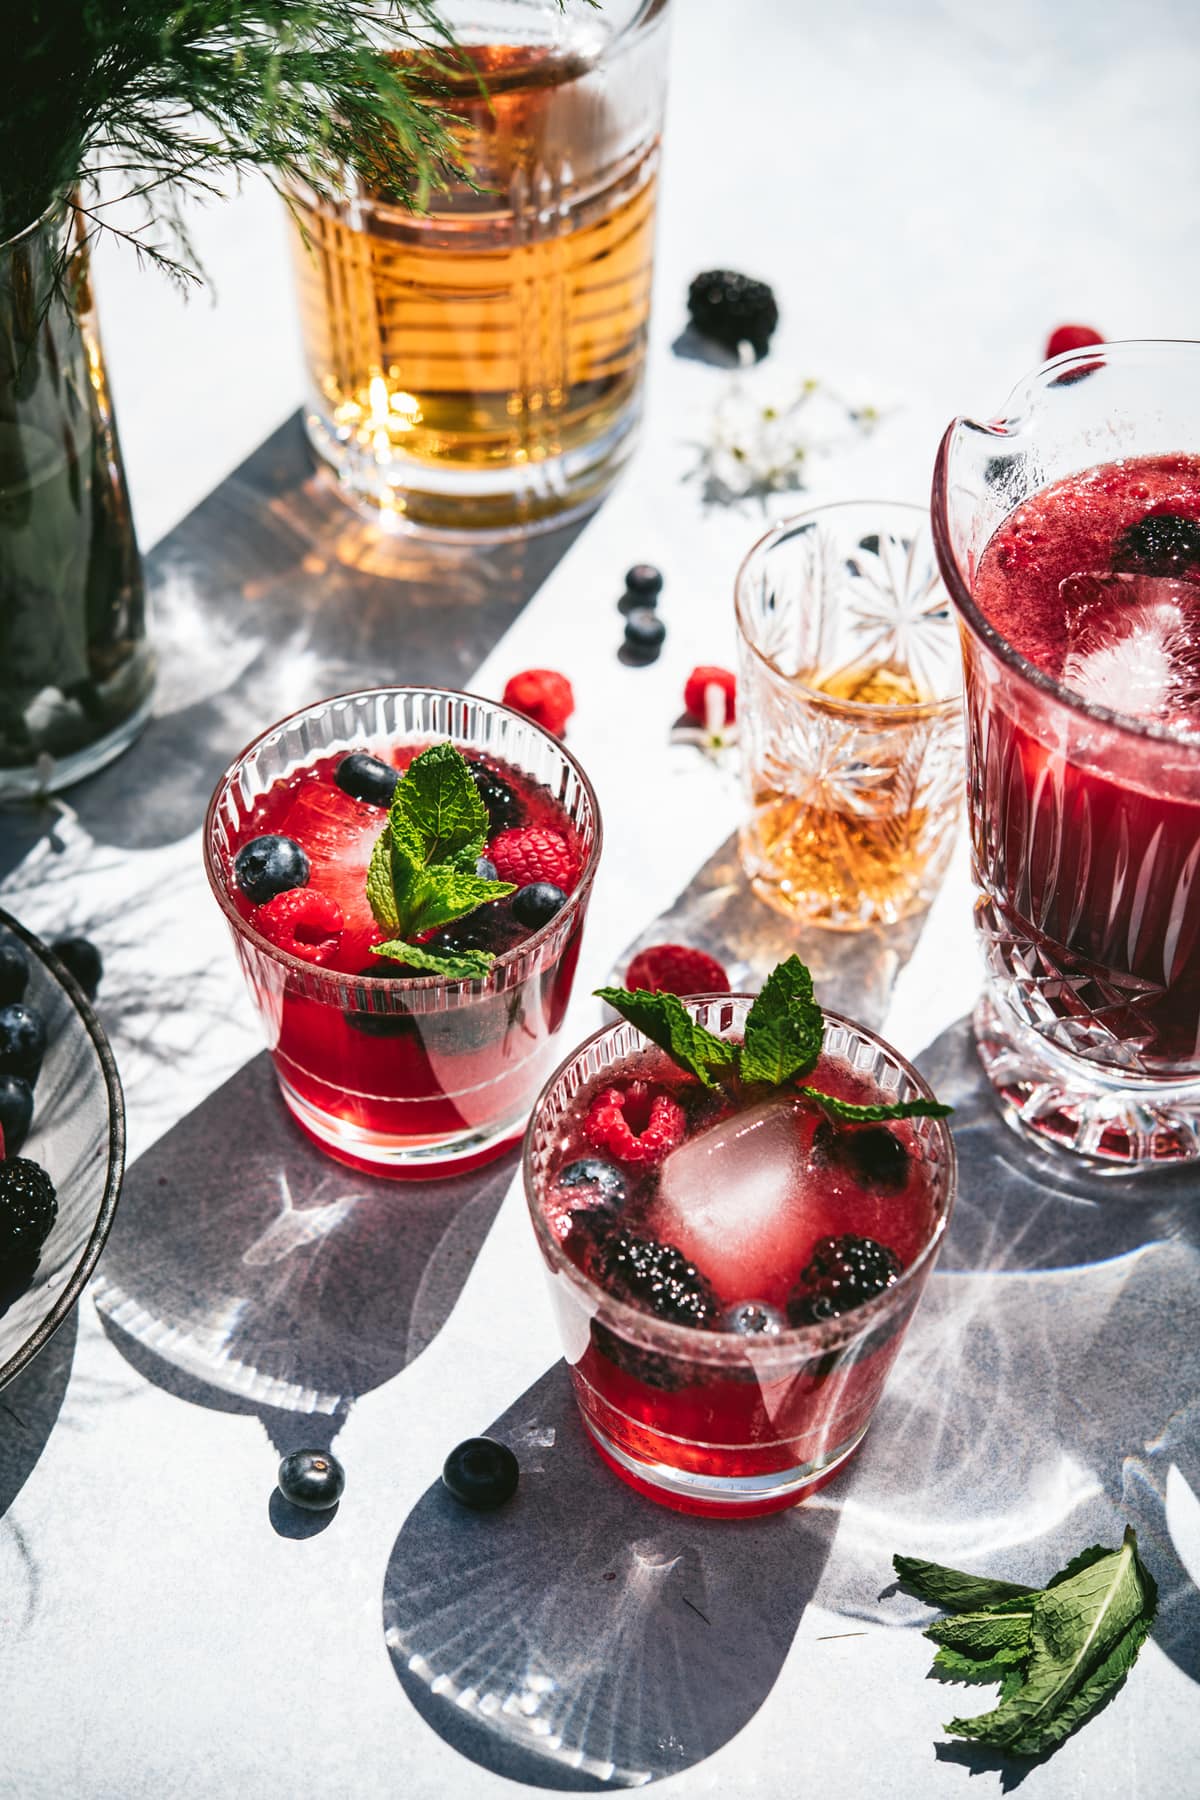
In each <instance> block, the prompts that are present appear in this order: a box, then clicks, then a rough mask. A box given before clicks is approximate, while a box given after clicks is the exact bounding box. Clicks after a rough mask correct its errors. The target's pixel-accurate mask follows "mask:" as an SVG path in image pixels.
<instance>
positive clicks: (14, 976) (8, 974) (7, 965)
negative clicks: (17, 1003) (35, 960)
mask: <svg viewBox="0 0 1200 1800" xmlns="http://www.w3.org/2000/svg"><path fill="white" fill-rule="evenodd" d="M28 981H29V958H28V957H27V956H26V954H25V952H24V950H22V948H21V946H20V944H14V943H13V942H12V941H11V939H6V940H5V941H4V942H2V943H0V1006H8V1005H10V1004H11V1002H12V1001H14V1000H20V999H21V997H22V995H23V994H24V992H25V988H26V985H27V983H28Z"/></svg>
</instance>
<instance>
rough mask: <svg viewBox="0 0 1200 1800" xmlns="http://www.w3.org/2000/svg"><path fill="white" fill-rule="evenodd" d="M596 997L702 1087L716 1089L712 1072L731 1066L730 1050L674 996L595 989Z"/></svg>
mask: <svg viewBox="0 0 1200 1800" xmlns="http://www.w3.org/2000/svg"><path fill="white" fill-rule="evenodd" d="M596 997H597V999H600V1000H607V1001H608V1004H609V1005H610V1006H611V1007H612V1008H613V1010H614V1011H615V1012H619V1013H620V1015H621V1017H622V1018H623V1019H628V1021H629V1023H630V1024H631V1025H633V1026H634V1027H635V1028H636V1029H637V1030H638V1031H640V1032H641V1034H642V1036H643V1037H648V1038H649V1039H650V1042H651V1043H652V1044H657V1045H658V1047H659V1049H660V1050H665V1051H666V1053H667V1055H668V1056H669V1057H670V1058H671V1061H672V1062H674V1063H677V1064H678V1066H679V1067H680V1068H681V1069H685V1070H686V1071H687V1073H688V1074H689V1075H694V1076H695V1077H696V1079H697V1080H698V1081H702V1082H703V1083H704V1086H705V1087H708V1088H712V1087H717V1086H719V1083H718V1081H717V1080H716V1078H715V1076H714V1074H713V1071H714V1070H715V1069H723V1068H727V1067H728V1065H729V1064H730V1063H732V1061H733V1058H734V1047H733V1045H732V1044H727V1043H726V1042H725V1039H724V1038H719V1037H716V1036H715V1035H714V1033H713V1032H711V1031H706V1030H705V1029H704V1026H703V1025H698V1024H697V1023H696V1021H695V1019H693V1018H692V1016H691V1014H690V1013H689V1012H688V1010H687V1008H686V1007H685V1006H684V1004H683V1001H682V1000H681V999H680V998H679V996H678V995H677V994H652V993H650V992H649V991H648V990H646V989H644V988H638V989H637V990H636V991H634V992H630V990H629V989H628V988H597V989H596Z"/></svg>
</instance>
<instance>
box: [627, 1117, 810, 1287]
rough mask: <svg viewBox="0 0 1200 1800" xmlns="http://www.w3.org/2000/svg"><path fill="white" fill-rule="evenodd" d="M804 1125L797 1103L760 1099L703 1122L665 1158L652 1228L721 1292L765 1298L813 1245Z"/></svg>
mask: <svg viewBox="0 0 1200 1800" xmlns="http://www.w3.org/2000/svg"><path fill="white" fill-rule="evenodd" d="M807 1111H808V1112H809V1114H811V1109H807ZM812 1129H813V1125H812V1118H811V1116H805V1109H802V1105H801V1103H799V1102H797V1101H795V1100H784V1099H772V1100H767V1101H764V1102H763V1103H762V1104H761V1105H759V1106H754V1107H748V1108H747V1109H746V1111H744V1112H740V1113H735V1114H734V1115H733V1117H732V1118H729V1119H726V1120H725V1121H724V1122H723V1123H721V1124H718V1125H710V1126H709V1127H708V1129H707V1130H706V1131H702V1132H700V1133H698V1135H697V1136H696V1137H694V1138H691V1139H689V1140H688V1142H687V1143H686V1144H683V1145H681V1146H680V1148H679V1149H678V1150H676V1151H674V1152H672V1154H671V1155H670V1156H669V1157H668V1158H667V1160H666V1162H665V1163H664V1164H663V1168H662V1175H661V1177H660V1180H659V1190H658V1197H657V1199H656V1201H655V1204H654V1212H653V1216H652V1220H651V1223H652V1225H653V1229H654V1233H655V1236H657V1237H658V1238H660V1239H661V1240H662V1241H663V1242H664V1243H670V1244H674V1245H675V1246H676V1247H677V1248H678V1249H680V1250H682V1251H683V1253H684V1255H685V1256H687V1257H690V1259H691V1260H692V1262H694V1263H695V1264H696V1266H697V1268H698V1269H700V1270H701V1272H702V1273H703V1274H705V1275H707V1276H708V1279H709V1280H710V1281H711V1282H712V1283H713V1285H714V1287H716V1288H717V1290H718V1292H719V1293H720V1294H722V1295H723V1296H724V1297H725V1298H726V1299H727V1300H730V1301H733V1300H769V1299H772V1298H773V1297H774V1296H775V1295H776V1294H778V1293H779V1291H780V1287H781V1284H783V1285H784V1286H785V1287H786V1286H789V1285H790V1283H791V1280H792V1278H793V1276H794V1274H795V1272H796V1270H797V1268H798V1266H799V1263H800V1262H801V1261H802V1259H803V1258H804V1256H805V1254H806V1253H807V1251H808V1249H809V1247H810V1245H811V1242H812V1238H813V1230H812V1229H811V1228H809V1227H807V1226H806V1224H805V1212H806V1205H805V1198H804V1190H805V1182H804V1171H805V1168H806V1166H807V1162H808V1149H809V1144H810V1142H811V1139H812Z"/></svg>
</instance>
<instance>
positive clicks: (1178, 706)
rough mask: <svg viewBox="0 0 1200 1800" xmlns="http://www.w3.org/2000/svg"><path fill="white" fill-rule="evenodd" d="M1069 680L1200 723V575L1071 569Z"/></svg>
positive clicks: (1065, 672)
mask: <svg viewBox="0 0 1200 1800" xmlns="http://www.w3.org/2000/svg"><path fill="white" fill-rule="evenodd" d="M1059 594H1060V596H1061V599H1062V601H1063V605H1064V608H1065V612H1066V655H1065V657H1064V660H1063V667H1062V681H1063V685H1064V686H1065V687H1069V688H1071V689H1073V690H1074V692H1075V693H1077V694H1078V695H1079V696H1080V698H1081V699H1083V700H1086V701H1089V702H1090V703H1091V704H1092V705H1094V706H1105V707H1108V708H1109V710H1110V711H1112V712H1118V713H1124V714H1125V715H1126V716H1127V717H1130V718H1135V719H1156V720H1158V721H1159V722H1160V723H1163V724H1166V725H1168V726H1171V727H1173V728H1175V729H1178V730H1189V729H1191V730H1198V731H1200V583H1197V582H1194V581H1184V580H1181V579H1179V578H1177V577H1174V576H1171V577H1163V576H1154V575H1086V574H1084V575H1069V576H1068V577H1067V579H1066V580H1065V581H1063V582H1062V583H1060V585H1059Z"/></svg>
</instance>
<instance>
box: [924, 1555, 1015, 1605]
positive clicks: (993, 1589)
mask: <svg viewBox="0 0 1200 1800" xmlns="http://www.w3.org/2000/svg"><path fill="white" fill-rule="evenodd" d="M892 1567H893V1568H894V1569H895V1571H896V1574H897V1575H898V1576H899V1578H900V1580H901V1581H902V1582H903V1583H904V1585H905V1587H908V1588H911V1589H912V1591H913V1593H914V1594H916V1595H917V1596H918V1598H919V1599H921V1600H924V1601H925V1602H926V1603H927V1605H929V1606H944V1607H945V1608H946V1610H947V1611H948V1612H980V1611H982V1610H983V1608H985V1607H992V1606H995V1605H996V1603H997V1602H998V1601H1005V1600H1023V1599H1025V1598H1026V1597H1027V1596H1029V1595H1032V1594H1036V1593H1037V1591H1038V1590H1037V1588H1031V1587H1024V1586H1023V1585H1022V1584H1021V1583H1020V1582H1019V1581H993V1580H989V1578H988V1577H987V1576H986V1575H967V1574H964V1572H963V1571H962V1570H961V1569H947V1568H946V1567H945V1566H944V1565H943V1564H942V1563H931V1562H922V1561H921V1560H920V1558H919V1557H916V1556H893V1558H892Z"/></svg>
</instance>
